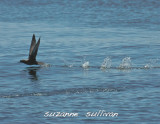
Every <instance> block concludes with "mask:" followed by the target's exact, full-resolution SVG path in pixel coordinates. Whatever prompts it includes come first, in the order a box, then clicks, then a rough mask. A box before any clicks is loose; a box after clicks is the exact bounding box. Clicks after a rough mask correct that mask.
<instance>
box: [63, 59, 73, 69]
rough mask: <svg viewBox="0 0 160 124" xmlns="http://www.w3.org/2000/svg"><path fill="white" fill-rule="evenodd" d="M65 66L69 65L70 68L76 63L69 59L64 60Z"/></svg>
mask: <svg viewBox="0 0 160 124" xmlns="http://www.w3.org/2000/svg"><path fill="white" fill-rule="evenodd" d="M63 62H64V64H65V66H67V67H69V68H72V67H73V66H74V63H69V62H68V61H66V60H63Z"/></svg>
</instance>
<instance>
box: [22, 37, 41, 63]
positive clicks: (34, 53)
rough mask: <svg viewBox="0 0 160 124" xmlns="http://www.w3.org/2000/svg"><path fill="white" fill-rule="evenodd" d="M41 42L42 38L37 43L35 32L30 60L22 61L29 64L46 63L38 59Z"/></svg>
mask: <svg viewBox="0 0 160 124" xmlns="http://www.w3.org/2000/svg"><path fill="white" fill-rule="evenodd" d="M39 44H40V38H39V40H38V42H37V43H36V38H35V35H34V34H33V37H32V41H31V46H30V50H29V57H28V60H20V62H22V63H25V64H27V65H43V64H44V63H42V62H37V61H36V56H37V52H38V48H39Z"/></svg>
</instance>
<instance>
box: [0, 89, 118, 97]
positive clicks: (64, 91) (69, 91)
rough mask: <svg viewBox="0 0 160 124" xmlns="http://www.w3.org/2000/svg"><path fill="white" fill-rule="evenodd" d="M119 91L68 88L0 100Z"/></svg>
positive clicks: (17, 95) (114, 90)
mask: <svg viewBox="0 0 160 124" xmlns="http://www.w3.org/2000/svg"><path fill="white" fill-rule="evenodd" d="M119 91H120V90H118V89H115V88H70V89H62V90H55V91H51V92H37V93H35V92H34V93H24V94H12V95H1V96H0V98H15V97H26V96H52V95H63V94H80V93H95V92H119Z"/></svg>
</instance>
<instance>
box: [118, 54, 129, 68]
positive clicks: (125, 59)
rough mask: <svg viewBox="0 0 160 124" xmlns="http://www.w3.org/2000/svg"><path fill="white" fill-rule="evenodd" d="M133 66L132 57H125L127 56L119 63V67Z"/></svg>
mask: <svg viewBox="0 0 160 124" xmlns="http://www.w3.org/2000/svg"><path fill="white" fill-rule="evenodd" d="M131 66H132V63H131V58H130V57H125V58H124V59H123V60H122V63H121V64H120V65H119V68H122V69H129V68H131Z"/></svg>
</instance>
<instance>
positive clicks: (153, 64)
mask: <svg viewBox="0 0 160 124" xmlns="http://www.w3.org/2000/svg"><path fill="white" fill-rule="evenodd" d="M158 61H159V59H150V62H149V63H147V64H146V65H145V66H144V67H145V68H146V69H148V68H153V67H159V64H158Z"/></svg>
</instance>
